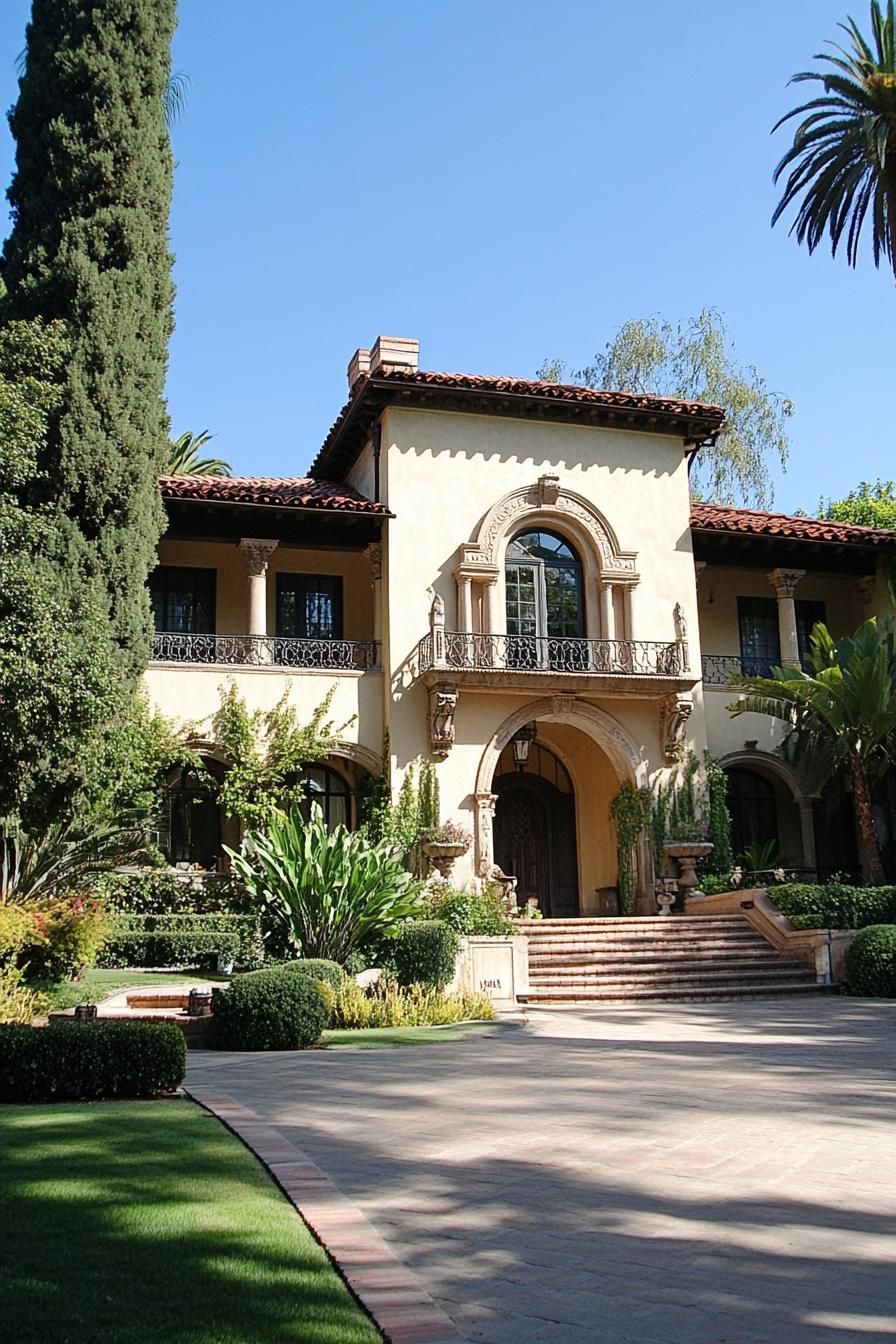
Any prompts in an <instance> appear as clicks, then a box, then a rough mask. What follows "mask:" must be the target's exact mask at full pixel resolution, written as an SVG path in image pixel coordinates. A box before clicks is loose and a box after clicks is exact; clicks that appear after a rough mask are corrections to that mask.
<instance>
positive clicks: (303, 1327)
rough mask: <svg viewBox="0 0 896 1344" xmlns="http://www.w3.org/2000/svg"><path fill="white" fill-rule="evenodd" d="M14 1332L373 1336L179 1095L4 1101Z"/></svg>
mask: <svg viewBox="0 0 896 1344" xmlns="http://www.w3.org/2000/svg"><path fill="white" fill-rule="evenodd" d="M0 1207H2V1210H3V1218H2V1223H0V1265H2V1266H3V1269H2V1271H0V1321H2V1327H0V1335H2V1338H3V1339H4V1340H7V1339H8V1340H9V1341H10V1344H13V1342H14V1344H137V1342H138V1341H140V1342H141V1344H161V1342H162V1341H165V1344H258V1342H259V1341H262V1340H263V1341H265V1342H266V1344H267V1342H268V1341H270V1342H271V1344H287V1342H288V1344H349V1341H351V1344H373V1342H374V1341H377V1340H379V1339H380V1335H379V1332H378V1331H377V1330H376V1329H375V1328H374V1327H373V1326H372V1325H371V1324H370V1322H369V1321H368V1320H367V1318H366V1317H365V1316H364V1315H363V1313H362V1312H361V1311H360V1309H359V1308H358V1307H357V1306H356V1304H355V1303H354V1300H353V1299H352V1298H351V1297H350V1295H349V1293H348V1291H347V1289H346V1288H345V1287H344V1285H343V1284H342V1282H341V1281H340V1280H339V1279H338V1277H337V1276H336V1274H335V1271H334V1270H333V1268H332V1266H331V1265H330V1264H329V1262H328V1260H327V1258H326V1256H325V1255H324V1253H323V1252H322V1251H321V1249H320V1247H319V1246H318V1245H317V1243H316V1242H315V1241H314V1240H313V1238H311V1236H310V1234H309V1233H308V1232H307V1229H305V1227H304V1225H303V1224H302V1223H301V1222H300V1220H299V1219H297V1218H296V1215H295V1213H294V1211H293V1210H292V1209H291V1208H290V1207H289V1205H288V1204H287V1203H286V1202H285V1200H284V1199H283V1197H282V1196H281V1194H280V1192H279V1191H278V1190H277V1189H276V1188H275V1187H274V1186H273V1184H272V1183H271V1182H270V1181H269V1180H268V1178H267V1176H266V1175H265V1174H264V1173H263V1172H262V1171H261V1169H260V1168H259V1167H258V1165H257V1163H255V1162H254V1160H253V1159H252V1158H251V1157H250V1155H249V1154H248V1153H247V1152H246V1151H245V1150H244V1149H243V1148H242V1146H241V1145H239V1144H238V1143H237V1142H236V1141H235V1140H234V1139H233V1138H232V1137H231V1136H230V1135H228V1134H227V1133H226V1132H225V1131H224V1130H223V1128H222V1127H221V1126H220V1125H219V1124H218V1122H217V1121H215V1120H214V1119H213V1118H212V1117H210V1116H208V1115H206V1114H204V1113H203V1112H201V1111H199V1110H198V1108H194V1107H193V1106H191V1105H190V1104H189V1103H185V1102H154V1103H153V1102H151V1103H131V1104H129V1105H125V1104H108V1105H96V1106H90V1107H88V1106H81V1107H69V1106H60V1107H30V1108H25V1107H3V1108H0Z"/></svg>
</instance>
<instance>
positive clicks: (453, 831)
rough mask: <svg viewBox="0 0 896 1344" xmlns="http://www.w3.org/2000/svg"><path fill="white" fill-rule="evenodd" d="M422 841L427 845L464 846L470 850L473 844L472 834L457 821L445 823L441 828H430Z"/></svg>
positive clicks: (424, 833) (423, 835)
mask: <svg viewBox="0 0 896 1344" xmlns="http://www.w3.org/2000/svg"><path fill="white" fill-rule="evenodd" d="M420 839H421V840H422V841H423V843H424V844H425V845H463V847H464V849H469V848H470V845H471V844H472V843H473V837H472V835H471V834H470V832H469V831H465V830H464V828H463V826H459V825H458V824H457V822H455V821H443V822H442V824H441V825H440V826H430V828H429V829H428V830H426V831H424V832H423V834H422V835H421V837H420Z"/></svg>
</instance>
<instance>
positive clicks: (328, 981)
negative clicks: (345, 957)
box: [277, 957, 345, 989]
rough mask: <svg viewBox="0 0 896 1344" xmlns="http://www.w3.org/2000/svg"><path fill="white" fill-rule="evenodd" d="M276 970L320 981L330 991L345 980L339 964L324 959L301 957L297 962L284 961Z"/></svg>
mask: <svg viewBox="0 0 896 1344" xmlns="http://www.w3.org/2000/svg"><path fill="white" fill-rule="evenodd" d="M277 969H278V970H280V971H292V973H293V974H294V975H307V976H310V977H311V979H312V980H322V981H323V982H324V984H325V985H329V986H330V988H331V989H338V988H339V986H340V985H341V984H342V982H343V980H344V979H345V971H344V970H343V969H342V967H341V966H340V965H339V963H338V962H336V961H327V960H326V959H325V958H324V957H302V958H300V959H299V960H298V961H285V962H284V963H283V964H282V965H281V966H278V967H277Z"/></svg>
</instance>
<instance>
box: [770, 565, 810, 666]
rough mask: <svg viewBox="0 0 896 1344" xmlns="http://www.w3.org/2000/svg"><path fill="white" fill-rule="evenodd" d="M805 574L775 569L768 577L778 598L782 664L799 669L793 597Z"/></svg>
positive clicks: (797, 571) (803, 572)
mask: <svg viewBox="0 0 896 1344" xmlns="http://www.w3.org/2000/svg"><path fill="white" fill-rule="evenodd" d="M805 573H806V571H805V570H804V569H773V570H772V572H771V573H770V574H769V576H768V581H769V583H770V584H771V585H772V587H773V588H774V590H775V594H776V596H777V598H778V631H779V636H780V640H781V664H782V666H784V667H799V663H800V647H799V640H798V639H797V633H796V607H795V605H794V601H793V595H794V593H795V592H796V586H797V584H798V583H799V581H800V579H801V578H802V577H803V576H804V574H805Z"/></svg>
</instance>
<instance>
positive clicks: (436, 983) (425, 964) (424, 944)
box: [389, 919, 457, 989]
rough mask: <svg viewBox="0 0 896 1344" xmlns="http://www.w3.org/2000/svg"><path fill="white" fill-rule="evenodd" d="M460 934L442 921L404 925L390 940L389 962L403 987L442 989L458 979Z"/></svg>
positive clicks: (411, 922)
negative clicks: (457, 962) (455, 966)
mask: <svg viewBox="0 0 896 1344" xmlns="http://www.w3.org/2000/svg"><path fill="white" fill-rule="evenodd" d="M456 959H457V934H456V933H455V932H454V929H452V928H451V926H450V924H446V923H444V921H442V920H440V919H415V920H408V922H407V923H406V924H402V926H401V928H400V929H399V930H398V932H397V934H396V935H395V936H394V937H393V938H392V939H390V952H389V961H390V963H391V964H390V967H389V969H390V970H392V971H393V972H394V974H395V978H396V980H397V981H398V983H399V984H400V985H427V986H429V987H430V988H432V989H442V988H443V987H444V986H445V985H447V984H448V981H449V980H451V978H452V977H453V975H454V964H455V961H456Z"/></svg>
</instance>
